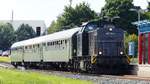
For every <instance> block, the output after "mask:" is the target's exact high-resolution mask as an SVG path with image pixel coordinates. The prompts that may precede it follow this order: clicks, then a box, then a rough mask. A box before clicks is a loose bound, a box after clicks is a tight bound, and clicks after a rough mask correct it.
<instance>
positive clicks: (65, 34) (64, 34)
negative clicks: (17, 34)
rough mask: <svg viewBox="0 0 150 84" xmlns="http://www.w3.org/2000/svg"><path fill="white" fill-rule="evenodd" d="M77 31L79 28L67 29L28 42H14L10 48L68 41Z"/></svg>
mask: <svg viewBox="0 0 150 84" xmlns="http://www.w3.org/2000/svg"><path fill="white" fill-rule="evenodd" d="M79 29H80V28H73V29H68V30H64V31H60V32H56V33H53V34H49V35H45V36H41V37H36V38H32V39H28V40H24V41H20V42H16V43H14V44H13V45H12V46H11V48H15V47H21V46H27V45H33V44H39V43H43V42H50V41H56V40H64V39H69V38H71V37H72V36H73V35H74V34H75V33H76V32H78V31H79Z"/></svg>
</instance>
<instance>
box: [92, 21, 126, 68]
mask: <svg viewBox="0 0 150 84" xmlns="http://www.w3.org/2000/svg"><path fill="white" fill-rule="evenodd" d="M89 55H90V56H91V61H92V63H96V64H98V65H111V66H112V65H124V64H128V61H127V57H126V56H125V54H124V31H123V30H122V29H120V28H116V27H115V26H114V25H112V24H106V25H104V26H103V27H102V28H98V29H96V30H94V31H91V32H89Z"/></svg>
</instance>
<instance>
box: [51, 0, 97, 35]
mask: <svg viewBox="0 0 150 84" xmlns="http://www.w3.org/2000/svg"><path fill="white" fill-rule="evenodd" d="M95 18H97V14H96V13H95V12H94V11H93V10H91V8H90V7H89V4H87V3H85V2H83V3H80V4H78V5H76V7H75V8H73V7H71V6H65V8H64V12H63V14H62V15H60V16H58V18H57V20H56V21H55V22H54V21H53V22H52V23H51V25H50V27H49V33H52V32H55V31H59V30H63V29H69V28H72V27H75V26H79V25H81V24H82V23H83V22H87V21H90V20H92V19H95Z"/></svg>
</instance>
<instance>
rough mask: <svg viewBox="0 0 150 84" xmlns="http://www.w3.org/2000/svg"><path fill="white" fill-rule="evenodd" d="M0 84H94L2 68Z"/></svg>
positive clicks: (0, 69) (0, 70)
mask: <svg viewBox="0 0 150 84" xmlns="http://www.w3.org/2000/svg"><path fill="white" fill-rule="evenodd" d="M0 84H92V82H90V81H85V80H78V79H71V78H64V77H58V76H52V75H47V74H42V73H36V72H31V71H19V70H12V69H2V68H0Z"/></svg>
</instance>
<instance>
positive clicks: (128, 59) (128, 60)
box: [126, 55, 131, 64]
mask: <svg viewBox="0 0 150 84" xmlns="http://www.w3.org/2000/svg"><path fill="white" fill-rule="evenodd" d="M126 57H127V62H128V63H129V64H130V60H131V59H130V57H129V56H127V55H126Z"/></svg>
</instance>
